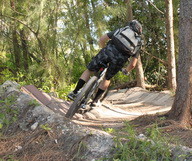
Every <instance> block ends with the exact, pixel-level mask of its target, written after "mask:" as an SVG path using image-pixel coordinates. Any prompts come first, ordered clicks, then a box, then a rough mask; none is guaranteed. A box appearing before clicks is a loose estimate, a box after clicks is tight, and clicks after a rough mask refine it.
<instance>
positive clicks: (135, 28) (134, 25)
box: [128, 20, 142, 35]
mask: <svg viewBox="0 0 192 161" xmlns="http://www.w3.org/2000/svg"><path fill="white" fill-rule="evenodd" d="M128 26H130V28H131V29H132V30H133V31H135V32H136V33H137V34H139V35H141V34H142V25H141V24H140V23H139V22H138V21H137V20H132V21H130V22H129V23H128Z"/></svg>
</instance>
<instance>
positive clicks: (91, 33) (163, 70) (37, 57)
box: [0, 0, 179, 99]
mask: <svg viewBox="0 0 192 161" xmlns="http://www.w3.org/2000/svg"><path fill="white" fill-rule="evenodd" d="M131 4H132V11H133V15H134V17H133V18H134V19H137V20H139V21H140V22H141V23H142V25H143V42H144V45H143V47H142V51H141V61H142V65H143V71H144V76H145V83H146V84H150V85H156V87H158V88H156V89H166V88H167V84H168V83H167V77H168V76H167V66H166V63H165V62H167V35H166V14H165V10H166V2H165V1H164V0H153V1H148V0H134V1H132V3H131ZM178 15H179V0H174V1H173V17H174V36H175V55H176V59H177V55H178V43H179V42H178V27H179V18H178V17H179V16H178ZM126 24H127V5H126V3H125V1H124V0H116V1H112V0H85V1H80V0H54V1H49V0H28V1H25V0H10V1H7V0H0V31H1V32H0V39H1V41H0V84H2V83H3V82H4V81H6V80H14V81H17V82H19V83H20V84H21V85H25V84H33V85H35V86H36V87H38V88H39V89H42V90H44V91H45V92H56V93H57V94H58V96H59V97H60V98H64V99H65V98H66V94H67V93H68V91H70V90H72V89H73V87H74V85H75V83H76V81H77V80H78V78H79V76H80V75H81V73H82V72H83V71H84V70H85V69H86V65H87V64H88V63H89V61H90V60H91V58H92V57H93V56H94V55H96V54H97V53H98V51H99V50H100V49H99V47H98V39H99V37H100V36H101V35H103V34H105V33H107V32H109V31H112V30H114V29H116V28H118V27H122V26H125V25H126ZM135 79H136V72H135V71H133V72H132V73H131V75H130V76H129V77H127V76H124V75H122V74H121V73H118V74H117V75H116V76H115V77H114V78H113V79H112V86H115V85H117V84H119V83H123V82H130V81H133V80H135Z"/></svg>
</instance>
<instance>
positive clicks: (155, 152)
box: [113, 123, 171, 161]
mask: <svg viewBox="0 0 192 161" xmlns="http://www.w3.org/2000/svg"><path fill="white" fill-rule="evenodd" d="M125 124H126V127H125V129H123V130H122V131H121V133H124V135H122V134H121V135H118V136H117V137H116V138H115V143H116V146H115V152H116V153H115V155H114V157H113V160H114V161H122V160H123V161H129V160H131V161H138V160H141V161H148V160H151V161H152V160H163V161H166V160H167V161H169V160H171V153H170V150H169V148H168V146H167V144H168V141H167V140H166V139H165V137H163V136H162V135H161V133H160V131H159V130H158V128H157V127H156V126H154V127H153V128H150V129H147V138H146V139H138V138H137V137H136V132H135V131H134V128H133V127H132V126H131V125H130V124H129V123H125Z"/></svg>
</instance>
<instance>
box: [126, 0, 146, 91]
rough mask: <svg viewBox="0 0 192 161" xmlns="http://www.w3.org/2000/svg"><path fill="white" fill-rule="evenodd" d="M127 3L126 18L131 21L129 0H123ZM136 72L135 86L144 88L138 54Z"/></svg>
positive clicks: (131, 13) (141, 66)
mask: <svg viewBox="0 0 192 161" xmlns="http://www.w3.org/2000/svg"><path fill="white" fill-rule="evenodd" d="M125 3H126V4H127V20H128V21H131V20H132V19H133V11H132V6H131V0H125ZM135 69H136V73H137V85H136V86H137V87H141V88H145V81H144V73H143V65H142V62H141V57H140V56H139V58H138V62H137V65H136V68H135Z"/></svg>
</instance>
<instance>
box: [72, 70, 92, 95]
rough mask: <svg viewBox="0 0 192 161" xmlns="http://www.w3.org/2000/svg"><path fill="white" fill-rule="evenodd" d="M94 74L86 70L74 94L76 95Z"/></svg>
mask: <svg viewBox="0 0 192 161" xmlns="http://www.w3.org/2000/svg"><path fill="white" fill-rule="evenodd" d="M93 73H94V72H92V71H90V70H88V69H87V70H85V71H84V72H83V73H82V75H81V77H80V78H79V81H78V82H77V85H76V87H75V89H74V91H73V92H74V93H75V94H76V93H77V92H78V91H79V90H80V89H81V88H82V87H83V86H84V84H85V83H86V82H87V81H88V80H89V78H90V76H91V75H92V74H93Z"/></svg>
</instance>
